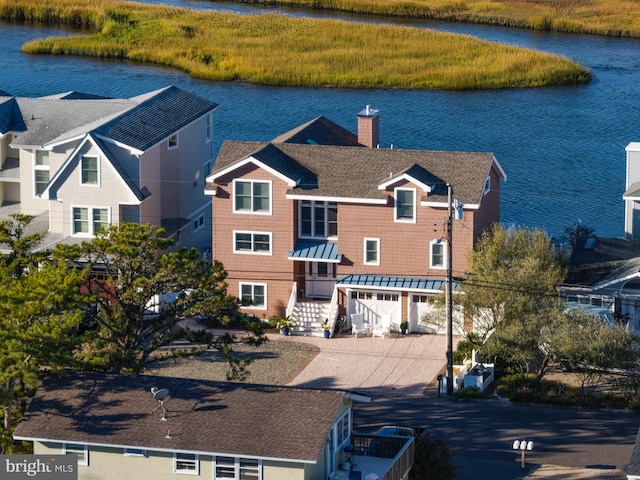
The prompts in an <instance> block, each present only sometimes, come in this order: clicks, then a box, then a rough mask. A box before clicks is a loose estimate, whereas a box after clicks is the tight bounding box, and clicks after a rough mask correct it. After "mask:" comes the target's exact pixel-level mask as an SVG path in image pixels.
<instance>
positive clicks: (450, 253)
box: [446, 183, 453, 395]
mask: <svg viewBox="0 0 640 480" xmlns="http://www.w3.org/2000/svg"><path fill="white" fill-rule="evenodd" d="M447 199H448V202H447V203H448V216H447V291H446V296H447V395H451V394H452V393H453V299H452V295H453V287H452V284H453V258H452V257H453V239H452V230H453V187H452V186H451V184H450V183H447Z"/></svg>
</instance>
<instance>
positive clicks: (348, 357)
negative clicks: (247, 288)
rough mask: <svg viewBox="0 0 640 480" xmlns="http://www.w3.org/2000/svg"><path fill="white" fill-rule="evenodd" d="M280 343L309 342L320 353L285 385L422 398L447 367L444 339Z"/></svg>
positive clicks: (296, 339) (411, 337) (422, 336)
mask: <svg viewBox="0 0 640 480" xmlns="http://www.w3.org/2000/svg"><path fill="white" fill-rule="evenodd" d="M278 340H285V341H294V342H304V343H310V344H313V345H315V346H317V347H318V348H319V349H320V352H319V353H318V355H316V356H315V357H314V358H313V360H311V362H310V363H309V364H308V365H306V366H305V368H304V369H303V370H302V371H301V372H300V373H299V374H298V375H297V376H296V377H295V378H294V379H293V380H292V381H291V382H289V385H301V386H305V387H321V388H344V389H352V390H357V391H359V392H362V393H367V394H370V395H375V396H379V395H383V396H391V395H403V396H406V395H410V396H422V395H424V394H425V391H426V390H427V387H428V386H429V385H432V388H433V383H434V382H435V381H436V377H437V376H438V374H439V373H441V372H442V371H443V369H444V368H445V365H446V357H445V352H446V336H445V335H429V334H410V335H400V334H397V333H392V334H391V335H390V336H386V337H384V339H381V338H379V337H376V338H372V337H362V336H359V337H358V338H355V337H353V336H351V335H341V336H337V337H334V338H330V339H326V338H323V337H310V336H309V337H304V336H290V337H282V336H280V337H278ZM454 348H455V346H454Z"/></svg>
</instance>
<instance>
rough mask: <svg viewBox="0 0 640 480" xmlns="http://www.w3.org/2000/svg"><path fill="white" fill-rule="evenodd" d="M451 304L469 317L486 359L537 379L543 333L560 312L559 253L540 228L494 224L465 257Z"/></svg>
mask: <svg viewBox="0 0 640 480" xmlns="http://www.w3.org/2000/svg"><path fill="white" fill-rule="evenodd" d="M469 263H470V269H469V272H468V273H467V274H466V276H465V278H464V279H462V281H461V285H460V289H459V292H458V294H457V295H456V302H457V303H459V304H460V305H462V306H463V307H464V312H465V315H466V316H467V317H469V318H472V319H473V322H474V329H475V332H476V333H477V334H478V336H477V337H474V341H477V343H478V346H480V347H481V351H482V353H483V354H484V355H485V357H490V358H494V359H499V360H500V361H499V363H500V364H501V367H506V369H507V370H511V371H516V372H528V371H536V372H538V373H539V374H540V375H543V374H544V370H545V368H546V367H547V365H548V363H549V361H550V360H551V358H552V357H551V352H550V350H549V348H548V335H549V332H550V331H551V330H552V325H553V323H554V322H555V320H556V319H557V318H558V315H559V314H560V311H561V309H560V301H559V299H558V296H557V290H556V287H557V285H558V284H559V282H561V281H562V279H563V278H564V267H563V262H562V258H561V256H560V254H559V253H558V252H557V251H556V249H555V248H554V246H553V244H552V242H551V240H550V238H549V237H548V236H547V234H546V233H545V232H544V231H542V230H540V229H529V228H506V227H504V226H501V225H499V224H496V225H494V226H493V228H492V230H491V232H489V233H488V234H487V235H485V236H484V237H483V238H482V239H481V240H480V241H479V242H478V243H477V245H476V248H475V249H474V251H473V252H472V254H471V256H470V262H469Z"/></svg>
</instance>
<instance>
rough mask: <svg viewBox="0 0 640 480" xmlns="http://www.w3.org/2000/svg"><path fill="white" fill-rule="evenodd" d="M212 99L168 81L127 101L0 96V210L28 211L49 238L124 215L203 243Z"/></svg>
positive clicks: (80, 235) (207, 232)
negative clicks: (155, 89) (168, 84)
mask: <svg viewBox="0 0 640 480" xmlns="http://www.w3.org/2000/svg"><path fill="white" fill-rule="evenodd" d="M217 107H218V105H217V104H216V103H214V102H212V101H210V100H207V99H205V98H202V97H199V96H197V95H194V94H192V93H189V92H186V91H184V90H181V89H179V88H177V87H172V86H171V87H166V88H163V89H160V90H157V91H154V92H149V93H146V94H144V95H140V96H137V97H133V98H129V99H111V98H104V97H99V96H91V95H85V94H81V93H77V92H71V93H65V94H60V95H54V96H48V97H39V98H22V97H12V96H0V218H8V215H9V214H11V213H18V212H19V213H24V214H29V215H33V216H35V217H36V219H35V222H34V225H35V226H36V228H38V229H39V230H44V231H48V232H49V235H48V236H47V245H48V246H51V245H53V244H55V243H58V242H64V243H74V242H79V241H80V240H82V239H86V238H90V237H92V236H94V234H95V233H96V232H97V231H98V230H99V229H100V228H101V227H106V226H107V225H109V224H112V223H114V224H117V223H119V222H124V221H127V222H136V223H140V224H143V223H150V224H153V225H156V226H159V227H160V226H161V227H164V228H165V229H166V231H167V234H168V236H170V237H174V238H176V240H177V241H178V243H179V246H183V247H192V246H193V247H197V248H198V249H200V250H201V251H203V252H205V251H208V250H209V249H210V245H211V243H210V242H211V228H210V219H211V205H210V202H209V201H208V199H207V197H206V196H205V195H204V194H203V185H204V175H205V174H206V173H208V172H209V170H210V169H211V166H212V164H213V162H212V160H213V123H212V112H213V111H214V110H215V109H216V108H217Z"/></svg>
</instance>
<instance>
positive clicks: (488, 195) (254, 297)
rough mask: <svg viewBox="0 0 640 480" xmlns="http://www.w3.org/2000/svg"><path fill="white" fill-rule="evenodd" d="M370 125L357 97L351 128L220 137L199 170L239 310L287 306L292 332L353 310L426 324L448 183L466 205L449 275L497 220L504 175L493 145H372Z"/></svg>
mask: <svg viewBox="0 0 640 480" xmlns="http://www.w3.org/2000/svg"><path fill="white" fill-rule="evenodd" d="M378 131H379V112H378V111H377V110H373V109H371V108H370V107H368V106H367V108H366V109H365V110H363V111H362V112H360V113H359V114H358V135H357V136H356V135H354V134H352V133H350V132H349V131H347V130H346V129H344V128H342V127H340V126H338V125H336V124H335V123H333V122H331V121H330V120H328V119H327V118H325V117H322V116H321V117H318V118H316V119H314V120H312V121H310V122H307V123H305V124H303V125H301V126H300V127H298V128H296V129H294V130H291V131H289V132H287V133H285V134H283V135H281V136H279V137H277V138H276V139H274V140H273V141H271V142H236V141H225V142H224V143H223V145H222V147H221V149H220V152H219V154H218V156H217V159H216V162H215V164H214V169H213V171H212V173H211V175H209V176H208V177H207V187H206V189H207V193H209V194H210V195H211V196H212V204H213V250H212V251H213V257H214V258H216V259H217V260H220V261H221V262H222V263H223V265H224V266H225V269H226V271H227V272H228V278H227V282H228V285H229V293H231V294H233V295H237V296H238V297H239V298H241V299H242V300H243V301H245V302H247V303H250V305H248V306H247V307H246V311H247V312H250V313H253V314H255V315H257V316H259V317H262V318H268V317H270V316H272V315H285V314H287V315H290V316H291V317H292V319H293V320H294V322H295V323H296V324H297V329H298V331H302V332H310V331H314V332H315V331H319V329H318V325H319V322H321V321H322V320H323V319H324V318H329V319H330V320H331V321H334V319H335V317H336V315H340V314H344V315H349V314H352V313H356V312H357V313H364V314H365V322H367V323H370V324H377V323H381V321H382V319H383V317H386V318H385V319H384V321H385V322H386V321H387V320H390V323H391V329H392V330H398V328H399V324H400V323H401V322H402V321H408V322H409V331H413V332H417V331H435V330H434V329H433V326H431V327H429V326H425V325H423V324H422V323H421V321H420V320H421V318H422V317H423V315H424V314H425V312H429V311H431V310H432V309H433V305H432V301H433V299H434V297H435V295H436V294H438V293H439V292H441V291H442V289H443V285H444V283H445V279H446V271H447V262H448V259H447V251H448V249H447V238H446V237H447V221H448V218H449V199H448V187H447V184H448V183H449V184H451V185H452V188H453V196H454V197H455V199H456V200H458V201H459V202H462V204H464V206H463V208H464V218H463V219H462V220H460V221H458V220H456V221H454V222H453V235H452V236H453V245H452V249H453V258H452V266H453V272H454V275H458V276H459V275H462V272H464V271H465V269H466V267H467V258H466V256H467V253H468V252H469V251H470V250H472V249H473V247H474V244H475V242H476V241H477V240H478V238H480V236H481V235H482V234H483V233H484V232H486V231H487V230H489V228H490V227H491V225H492V224H493V223H496V222H498V221H499V219H500V184H501V182H503V181H505V180H506V174H505V172H504V171H503V169H502V167H501V165H500V164H499V162H498V161H497V160H496V158H495V156H494V155H493V154H492V153H467V152H442V151H428V150H401V149H382V148H376V147H377V146H378V143H379V142H378ZM436 330H437V331H443V330H442V329H441V328H440V327H438V328H436Z"/></svg>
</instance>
